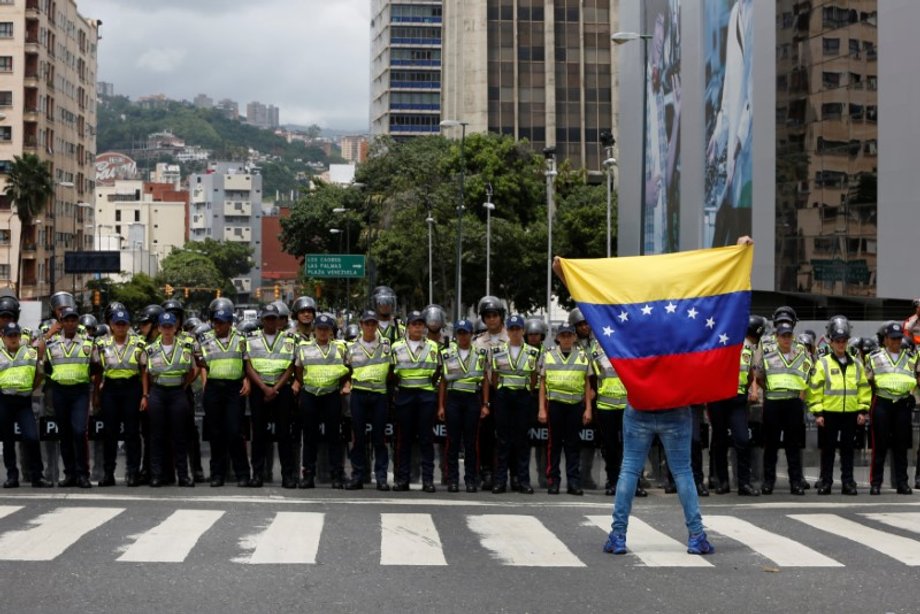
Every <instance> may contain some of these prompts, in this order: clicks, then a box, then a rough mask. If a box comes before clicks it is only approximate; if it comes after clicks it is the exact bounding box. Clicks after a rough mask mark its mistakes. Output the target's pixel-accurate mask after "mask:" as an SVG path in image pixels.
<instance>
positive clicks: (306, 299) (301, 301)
mask: <svg viewBox="0 0 920 614" xmlns="http://www.w3.org/2000/svg"><path fill="white" fill-rule="evenodd" d="M301 311H312V312H313V314H314V315H316V301H315V300H313V297H312V296H298V297H297V298H296V299H295V300H294V302H293V303H291V313H293V314H294V315H295V316H296V315H297V314H298V313H300V312H301Z"/></svg>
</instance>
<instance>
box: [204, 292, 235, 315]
mask: <svg viewBox="0 0 920 614" xmlns="http://www.w3.org/2000/svg"><path fill="white" fill-rule="evenodd" d="M218 309H229V310H230V311H233V309H234V306H233V301H231V300H230V299H228V298H227V297H225V296H221V297H220V298H216V299H214V300H213V301H211V303H210V304H209V305H208V319H209V320H210V319H211V318H212V317H214V312H216V311H217V310H218Z"/></svg>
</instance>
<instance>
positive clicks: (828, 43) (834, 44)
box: [821, 38, 840, 55]
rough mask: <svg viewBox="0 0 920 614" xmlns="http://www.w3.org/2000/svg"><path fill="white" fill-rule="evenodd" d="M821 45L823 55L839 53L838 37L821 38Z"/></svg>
mask: <svg viewBox="0 0 920 614" xmlns="http://www.w3.org/2000/svg"><path fill="white" fill-rule="evenodd" d="M821 46H822V48H823V49H824V55H840V39H839V38H823V39H821Z"/></svg>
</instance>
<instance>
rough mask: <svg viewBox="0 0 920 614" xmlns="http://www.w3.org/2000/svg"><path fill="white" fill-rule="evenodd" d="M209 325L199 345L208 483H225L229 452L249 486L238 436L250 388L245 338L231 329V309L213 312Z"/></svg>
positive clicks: (240, 477)
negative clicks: (247, 374) (245, 399)
mask: <svg viewBox="0 0 920 614" xmlns="http://www.w3.org/2000/svg"><path fill="white" fill-rule="evenodd" d="M218 300H219V299H218ZM211 326H212V327H213V329H214V330H213V332H212V333H209V334H208V335H207V336H206V337H205V339H204V341H202V342H201V344H200V347H201V357H200V362H201V364H200V367H201V368H202V370H203V378H204V379H203V382H204V399H203V402H204V412H205V418H206V419H207V421H208V434H209V437H208V439H209V441H210V444H211V486H223V485H224V480H225V479H226V475H227V456H228V453H229V456H230V458H231V461H232V464H233V471H234V473H235V474H236V479H237V485H238V486H240V487H248V486H249V484H250V481H249V462H248V460H247V459H246V451H245V448H244V446H243V445H242V435H241V428H242V422H243V412H244V407H243V398H244V397H246V396H248V395H249V390H250V387H249V380H248V379H246V378H245V377H244V375H245V373H246V362H247V361H246V357H245V351H246V340H245V338H243V336H242V335H240V334H239V333H238V332H237V331H236V330H234V329H233V311H232V310H230V309H227V308H225V307H224V308H220V309H217V310H216V311H214V313H213V314H212V316H211Z"/></svg>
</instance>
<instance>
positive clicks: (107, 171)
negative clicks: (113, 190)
mask: <svg viewBox="0 0 920 614" xmlns="http://www.w3.org/2000/svg"><path fill="white" fill-rule="evenodd" d="M136 177H137V162H135V161H134V160H132V159H131V158H129V157H128V156H126V155H124V154H121V153H118V152H116V151H107V152H105V153H101V154H99V155H98V156H96V183H111V182H113V181H115V180H116V179H134V178H136Z"/></svg>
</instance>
